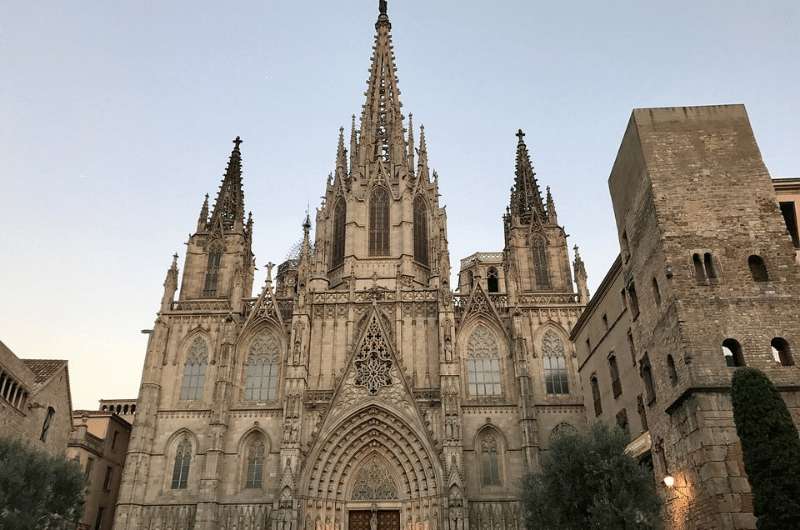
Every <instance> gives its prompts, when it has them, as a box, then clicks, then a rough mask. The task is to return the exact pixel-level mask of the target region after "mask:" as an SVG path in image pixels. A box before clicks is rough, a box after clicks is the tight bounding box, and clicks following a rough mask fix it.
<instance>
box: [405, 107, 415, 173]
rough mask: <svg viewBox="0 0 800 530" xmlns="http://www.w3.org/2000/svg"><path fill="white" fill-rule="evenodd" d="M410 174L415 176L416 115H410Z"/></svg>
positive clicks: (408, 155)
mask: <svg viewBox="0 0 800 530" xmlns="http://www.w3.org/2000/svg"><path fill="white" fill-rule="evenodd" d="M406 156H407V157H408V172H409V174H410V175H411V176H412V177H413V176H414V169H415V168H414V115H413V114H411V113H410V112H409V113H408V154H407V155H406Z"/></svg>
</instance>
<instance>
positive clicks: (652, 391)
mask: <svg viewBox="0 0 800 530" xmlns="http://www.w3.org/2000/svg"><path fill="white" fill-rule="evenodd" d="M639 373H640V374H641V376H642V380H643V381H644V391H645V394H646V395H647V404H648V405H650V404H652V403H654V402H655V401H656V385H655V382H654V381H653V369H652V367H651V366H650V358H649V357H648V356H647V354H646V353H645V354H644V357H642V361H641V363H639Z"/></svg>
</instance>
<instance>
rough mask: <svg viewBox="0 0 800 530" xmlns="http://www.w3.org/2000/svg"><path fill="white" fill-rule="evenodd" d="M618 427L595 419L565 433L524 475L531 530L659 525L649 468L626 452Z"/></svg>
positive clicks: (634, 528) (646, 529)
mask: <svg viewBox="0 0 800 530" xmlns="http://www.w3.org/2000/svg"><path fill="white" fill-rule="evenodd" d="M625 445H626V437H625V434H624V433H623V432H622V430H621V429H618V428H614V429H610V428H609V427H608V426H606V425H604V424H601V423H597V424H595V425H594V426H593V427H592V429H591V431H590V432H588V433H585V434H580V433H574V434H564V435H562V436H559V437H558V438H556V439H555V440H554V441H553V443H552V444H551V447H550V451H548V453H547V454H546V455H545V456H544V457H543V459H542V472H541V473H538V474H532V475H529V476H528V477H526V479H525V483H524V486H523V495H522V503H523V507H524V509H525V523H526V527H527V528H529V529H535V528H547V529H548V530H586V529H590V528H597V529H603V530H608V529H611V528H613V529H626V530H627V529H630V530H650V529H657V528H660V527H661V519H660V508H661V500H660V498H659V497H658V494H657V493H656V486H655V481H654V479H653V475H652V473H651V472H650V471H648V470H646V469H643V468H642V467H641V466H640V465H639V464H638V463H637V462H636V460H634V459H633V458H632V457H630V456H628V455H627V454H625V452H624V451H625Z"/></svg>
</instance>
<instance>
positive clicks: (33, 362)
mask: <svg viewBox="0 0 800 530" xmlns="http://www.w3.org/2000/svg"><path fill="white" fill-rule="evenodd" d="M22 362H24V363H25V366H27V367H28V368H30V370H31V372H33V375H34V380H33V383H34V384H35V385H36V386H39V385H41V384H42V383H44V382H46V381H47V380H48V379H50V378H51V377H53V374H55V373H56V372H57V371H58V370H60V369H61V367H62V366H64V365H66V364H67V361H64V360H59V359H22Z"/></svg>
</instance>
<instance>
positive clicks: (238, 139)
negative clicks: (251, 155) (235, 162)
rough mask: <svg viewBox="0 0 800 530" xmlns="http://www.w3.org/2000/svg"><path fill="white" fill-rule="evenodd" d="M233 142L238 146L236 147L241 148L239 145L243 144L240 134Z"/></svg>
mask: <svg viewBox="0 0 800 530" xmlns="http://www.w3.org/2000/svg"><path fill="white" fill-rule="evenodd" d="M233 144H234V145H235V146H236V149H239V146H240V145H242V139H241V138H240V137H239V136H237V137H236V138H234V140H233Z"/></svg>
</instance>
